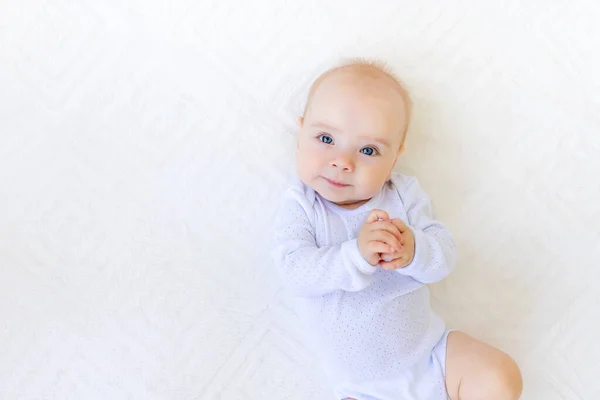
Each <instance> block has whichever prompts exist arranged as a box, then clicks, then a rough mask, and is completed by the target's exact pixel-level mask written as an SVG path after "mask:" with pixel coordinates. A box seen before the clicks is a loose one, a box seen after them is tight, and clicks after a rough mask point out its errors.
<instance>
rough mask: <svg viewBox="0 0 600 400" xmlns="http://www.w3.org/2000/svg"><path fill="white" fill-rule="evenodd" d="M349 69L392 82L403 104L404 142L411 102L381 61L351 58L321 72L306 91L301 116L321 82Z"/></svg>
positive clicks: (402, 85)
mask: <svg viewBox="0 0 600 400" xmlns="http://www.w3.org/2000/svg"><path fill="white" fill-rule="evenodd" d="M350 68H352V69H358V70H359V71H360V72H361V73H362V74H364V75H367V76H371V77H380V76H381V75H383V76H385V77H387V78H389V79H391V80H392V82H393V85H394V86H395V89H396V90H397V91H398V93H399V94H400V96H401V97H402V99H403V100H404V101H403V104H404V110H403V111H404V113H405V115H406V126H405V127H404V130H403V131H402V142H403V143H404V140H405V139H406V134H407V132H408V127H409V125H410V119H411V114H412V107H413V104H412V100H411V98H410V94H409V92H408V90H407V89H406V86H405V85H404V82H402V80H400V78H398V76H397V75H396V73H395V72H394V71H393V70H392V69H391V68H390V67H389V66H388V65H387V64H386V63H384V62H383V61H381V60H377V59H367V58H351V59H347V60H344V61H342V62H341V63H340V64H338V65H337V66H335V67H333V68H330V69H328V70H327V71H325V72H323V73H322V74H321V75H319V77H318V78H317V79H315V81H314V82H313V84H312V85H311V87H310V90H309V91H308V96H307V100H306V105H305V107H304V113H303V115H305V114H306V111H307V110H308V106H309V105H310V100H311V98H312V96H313V95H314V93H315V91H316V90H317V88H318V87H319V85H320V84H321V82H323V80H324V79H325V78H327V77H328V76H329V75H331V74H332V73H334V72H337V71H341V70H345V69H350Z"/></svg>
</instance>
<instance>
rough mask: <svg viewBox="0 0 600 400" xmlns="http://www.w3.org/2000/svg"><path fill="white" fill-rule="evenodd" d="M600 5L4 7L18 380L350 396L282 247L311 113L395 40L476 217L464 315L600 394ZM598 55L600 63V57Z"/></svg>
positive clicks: (424, 150) (427, 146) (11, 292)
mask: <svg viewBox="0 0 600 400" xmlns="http://www.w3.org/2000/svg"><path fill="white" fill-rule="evenodd" d="M598 20H600V6H599V5H598V4H596V3H595V2H592V1H580V2H574V3H573V2H567V1H566V0H564V1H563V0H553V1H551V2H548V1H542V0H530V1H516V0H511V1H495V2H494V1H476V0H466V1H441V0H437V1H434V0H425V1H404V0H402V1H382V2H364V1H341V0H340V1H333V0H331V1H319V0H304V1H287V2H282V1H275V0H258V1H243V0H229V1H217V0H204V1H192V0H169V1H167V0H151V1H140V0H119V1H118V0H109V1H91V0H81V1H68V0H53V1H45V0H21V1H18V2H17V1H3V2H0V399H7V400H13V399H15V400H16V399H23V400H30V399H31V400H33V399H48V400H55V399H56V400H59V399H144V400H154V399H156V400H159V399H160V400H162V399H173V400H175V399H177V400H179V399H208V400H212V399H222V400H233V399H257V400H259V399H260V400H262V399H273V400H278V399H298V400H300V399H327V398H328V397H326V393H327V392H326V390H325V389H324V388H323V386H322V379H321V376H320V374H319V369H318V364H316V363H315V362H314V359H313V358H312V356H311V355H310V354H309V353H308V352H307V350H306V349H305V347H304V346H303V345H302V343H301V341H300V340H299V335H298V330H297V326H296V325H295V323H296V321H295V319H294V314H293V310H292V308H291V307H290V304H289V302H288V300H287V299H286V296H285V295H284V294H283V293H282V291H281V288H280V285H279V282H278V281H277V277H276V276H275V275H274V273H273V269H272V266H271V265H270V261H269V260H268V258H267V251H268V248H269V246H268V240H269V234H270V231H269V227H270V224H271V222H272V217H273V213H274V209H273V207H274V205H275V204H276V202H277V200H278V198H279V194H280V192H281V190H282V189H283V188H284V187H285V182H286V179H287V178H289V177H290V176H292V174H293V172H294V171H293V167H294V165H293V154H294V146H295V143H294V130H295V118H296V117H297V116H298V115H299V113H300V111H301V108H302V103H303V101H304V97H305V95H306V91H307V88H308V86H309V84H310V82H311V80H312V79H313V78H314V77H315V76H316V75H317V74H318V73H319V72H321V71H322V70H323V69H324V68H326V67H328V66H330V65H331V63H333V62H335V61H336V60H338V59H339V58H341V57H356V56H363V57H379V58H381V59H383V60H386V61H388V63H389V64H390V66H391V67H392V68H394V69H395V70H396V71H397V73H398V74H399V75H400V76H401V77H402V78H403V79H404V80H405V81H406V84H407V86H408V87H409V89H410V90H411V92H412V94H413V98H414V103H415V108H414V119H413V123H412V126H411V129H410V133H409V142H408V147H407V153H406V155H405V156H404V157H403V158H402V159H401V162H400V164H401V165H400V166H399V169H400V170H401V171H404V172H405V173H408V174H414V175H417V176H418V177H419V179H420V182H421V184H422V186H423V187H424V188H425V189H426V190H427V191H428V192H429V194H430V196H431V198H432V200H433V204H434V208H435V213H436V216H437V217H438V218H439V219H440V220H442V221H444V222H445V223H446V224H447V225H448V226H449V227H450V228H451V229H452V231H453V233H454V234H455V236H456V237H457V240H458V245H459V253H460V256H459V266H458V268H457V270H456V271H455V272H454V273H453V274H452V275H451V277H450V278H448V279H447V280H445V281H444V282H442V283H440V284H438V285H436V286H434V287H433V288H432V291H433V297H434V305H435V307H436V309H437V310H438V311H439V313H440V314H441V315H442V316H443V317H444V318H445V319H446V321H447V323H448V325H449V326H451V327H453V328H458V329H462V330H464V331H466V332H468V333H470V334H472V335H474V336H476V337H478V338H480V339H482V340H485V341H487V342H489V343H491V344H493V345H496V346H499V347H500V348H502V349H504V350H505V351H507V352H508V353H510V354H511V355H512V356H513V357H514V358H515V359H516V360H517V361H518V362H519V364H520V366H521V367H522V370H523V374H524V378H525V392H524V396H523V398H524V399H530V400H537V399H545V400H558V399H597V398H599V397H600V379H598V375H599V374H600V346H599V345H598V338H599V337H600V327H599V321H600V298H599V296H600V295H598V294H597V293H598V290H599V289H600V265H599V264H600V262H599V261H600V244H599V241H600V208H599V207H598V204H600V180H599V175H600V161H599V160H600V159H599V158H598V154H599V151H600V119H599V117H598V109H599V107H600V97H599V95H598V93H599V92H600V75H599V74H598V71H600V57H599V54H600V52H599V51H598V50H599V49H600V27H599V25H598V24H597V21H598ZM594 71H596V72H594Z"/></svg>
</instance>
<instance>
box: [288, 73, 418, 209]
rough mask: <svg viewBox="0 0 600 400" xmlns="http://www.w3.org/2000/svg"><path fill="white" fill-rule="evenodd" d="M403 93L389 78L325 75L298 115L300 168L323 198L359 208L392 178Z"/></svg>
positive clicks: (398, 149) (398, 145)
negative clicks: (396, 88) (371, 78)
mask: <svg viewBox="0 0 600 400" xmlns="http://www.w3.org/2000/svg"><path fill="white" fill-rule="evenodd" d="M403 101H404V100H403V99H402V96H401V95H400V94H399V93H398V92H397V91H395V90H394V89H392V88H390V87H389V86H388V85H386V84H385V82H380V81H377V82H376V81H369V80H367V81H365V80H364V79H362V80H361V79H359V78H357V77H356V76H353V75H351V74H348V73H338V74H336V75H334V76H331V77H327V78H326V79H325V80H324V81H322V82H321V84H320V85H319V86H318V88H317V89H316V91H315V92H314V93H313V96H312V98H311V100H310V105H309V107H308V109H307V112H306V115H305V116H304V118H300V119H299V127H300V129H299V133H298V152H297V160H296V169H297V172H298V176H299V178H300V179H301V180H302V182H304V184H306V185H307V186H309V187H311V188H312V189H314V190H315V191H316V192H317V193H319V194H320V195H321V196H322V197H324V198H325V199H327V200H329V201H331V202H333V203H335V204H338V205H340V206H343V207H345V208H356V207H358V206H360V205H362V204H364V203H365V202H367V201H368V200H369V199H371V198H372V197H373V196H375V195H376V194H377V192H378V191H379V190H381V188H382V187H383V185H384V184H385V182H386V181H387V180H389V178H390V175H391V172H392V169H393V168H394V165H395V163H396V159H397V157H398V155H399V154H400V152H401V150H402V147H401V145H402V140H403V138H402V132H403V129H404V127H405V124H406V115H405V113H404V111H403V110H404V107H403V103H402V102H403Z"/></svg>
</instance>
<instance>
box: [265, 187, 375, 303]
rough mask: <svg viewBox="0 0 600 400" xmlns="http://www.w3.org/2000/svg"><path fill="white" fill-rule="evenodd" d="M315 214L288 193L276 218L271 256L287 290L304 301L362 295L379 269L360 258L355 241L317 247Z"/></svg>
mask: <svg viewBox="0 0 600 400" xmlns="http://www.w3.org/2000/svg"><path fill="white" fill-rule="evenodd" d="M309 215H310V216H312V217H314V211H313V210H312V205H311V204H310V202H309V201H307V200H306V199H304V198H302V194H301V193H299V192H298V191H294V190H289V191H288V193H287V194H286V197H285V199H284V202H283V204H282V206H281V208H280V211H279V213H278V215H277V219H276V223H275V238H274V240H275V243H274V249H273V252H272V256H273V259H274V262H275V265H276V268H277V270H278V272H279V275H280V277H281V280H282V281H283V284H284V286H285V288H286V289H287V290H288V291H289V292H290V293H292V294H294V295H297V296H302V297H310V296H320V295H324V294H327V293H331V292H333V291H336V290H345V291H359V290H362V289H364V288H366V287H367V286H369V285H370V284H371V283H372V279H373V278H372V275H373V274H374V273H375V271H376V270H377V268H375V267H373V266H371V265H370V264H369V263H368V262H367V261H366V260H365V259H364V258H363V256H362V255H361V254H360V251H359V249H358V242H357V240H356V239H352V240H348V241H346V242H344V243H342V244H341V245H337V246H321V247H318V246H317V243H316V240H315V237H316V232H315V227H314V225H313V224H311V218H310V217H309Z"/></svg>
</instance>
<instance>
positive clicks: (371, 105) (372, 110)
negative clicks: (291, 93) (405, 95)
mask: <svg viewBox="0 0 600 400" xmlns="http://www.w3.org/2000/svg"><path fill="white" fill-rule="evenodd" d="M361 78H362V77H356V76H352V75H348V74H337V75H335V76H331V77H328V78H327V79H324V80H323V81H322V82H320V84H319V86H318V88H316V90H315V91H314V93H313V95H312V98H311V100H310V106H309V107H308V109H307V113H306V115H305V121H306V122H307V123H308V124H309V125H315V124H324V125H327V126H331V127H334V128H335V129H337V130H340V131H344V132H349V133H356V134H360V135H361V136H365V135H378V136H380V135H386V136H387V135H389V136H401V132H402V129H403V127H404V124H405V121H406V119H405V118H406V117H405V115H404V104H403V99H402V97H401V96H400V95H399V94H398V92H397V91H395V90H394V89H393V88H392V87H390V86H389V84H387V83H386V82H384V81H382V80H374V79H370V78H368V79H361Z"/></svg>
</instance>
